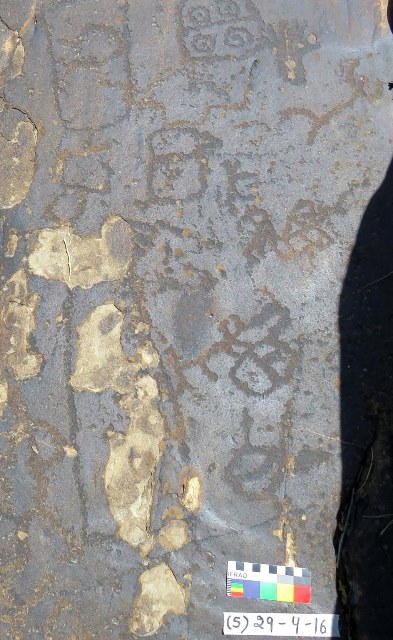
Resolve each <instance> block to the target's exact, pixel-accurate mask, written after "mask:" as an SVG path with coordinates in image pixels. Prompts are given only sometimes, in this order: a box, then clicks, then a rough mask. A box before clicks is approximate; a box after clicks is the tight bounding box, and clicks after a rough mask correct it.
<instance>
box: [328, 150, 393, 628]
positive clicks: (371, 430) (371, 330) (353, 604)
mask: <svg viewBox="0 0 393 640" xmlns="http://www.w3.org/2000/svg"><path fill="white" fill-rule="evenodd" d="M339 328H340V340H341V434H342V435H341V437H342V440H343V445H342V464H343V479H342V502H341V509H340V512H339V516H338V526H337V532H336V540H335V546H336V554H337V558H338V568H337V589H338V594H339V599H340V601H341V603H342V605H343V611H344V613H342V623H343V624H342V626H343V627H344V628H342V637H343V638H351V639H352V640H359V639H365V638H367V639H368V640H371V639H373V640H374V639H380V638H384V639H386V640H391V639H392V638H393V161H392V162H391V164H390V166H389V169H388V171H387V174H386V176H385V179H384V180H383V182H382V184H381V186H380V188H379V189H378V191H377V192H376V193H375V195H374V196H373V197H372V199H371V201H370V203H369V204H368V206H367V209H366V211H365V214H364V216H363V219H362V222H361V225H360V228H359V231H358V234H357V238H356V243H355V246H354V249H353V251H352V254H351V258H350V262H349V266H348V270H347V274H346V278H345V281H344V284H343V288H342V292H341V299H340V308H339Z"/></svg>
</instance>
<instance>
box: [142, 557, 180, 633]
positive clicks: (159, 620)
mask: <svg viewBox="0 0 393 640" xmlns="http://www.w3.org/2000/svg"><path fill="white" fill-rule="evenodd" d="M139 580H140V592H139V594H138V595H137V597H136V598H135V600H134V604H133V608H132V612H131V616H130V619H129V629H130V632H131V633H134V634H135V635H137V636H142V637H144V636H151V635H153V634H154V633H156V632H157V631H158V630H159V629H160V628H161V627H162V625H163V624H164V622H165V618H166V616H167V615H168V614H171V613H173V614H175V615H183V614H185V613H186V608H187V600H188V592H187V590H186V588H185V587H183V586H182V585H181V584H179V582H178V581H177V580H176V578H175V576H174V574H173V573H172V571H171V570H170V568H169V567H168V565H166V564H165V563H162V564H159V565H158V566H157V567H153V568H152V569H148V570H147V571H145V572H144V573H142V575H141V576H140V579H139Z"/></svg>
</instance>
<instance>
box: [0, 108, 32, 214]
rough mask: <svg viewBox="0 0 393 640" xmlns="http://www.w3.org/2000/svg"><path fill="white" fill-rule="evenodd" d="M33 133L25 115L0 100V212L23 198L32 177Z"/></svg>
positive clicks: (29, 121) (30, 122) (28, 119)
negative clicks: (0, 209)
mask: <svg viewBox="0 0 393 640" xmlns="http://www.w3.org/2000/svg"><path fill="white" fill-rule="evenodd" d="M36 144H37V129H36V127H35V126H34V124H33V123H32V121H31V120H30V118H28V116H27V115H25V114H24V113H22V112H21V111H19V110H18V109H13V108H12V107H9V106H7V105H6V103H5V102H4V100H1V99H0V174H1V183H0V208H3V209H10V208H12V207H14V206H15V205H17V204H18V203H19V202H21V201H22V200H23V199H24V198H25V197H26V195H27V193H28V191H29V189H30V186H31V183H32V180H33V176H34V169H35V167H34V164H35V149H36Z"/></svg>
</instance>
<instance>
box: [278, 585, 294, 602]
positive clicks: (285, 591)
mask: <svg viewBox="0 0 393 640" xmlns="http://www.w3.org/2000/svg"><path fill="white" fill-rule="evenodd" d="M294 599H295V587H294V586H293V584H280V583H278V584H277V600H278V601H279V602H293V601H294Z"/></svg>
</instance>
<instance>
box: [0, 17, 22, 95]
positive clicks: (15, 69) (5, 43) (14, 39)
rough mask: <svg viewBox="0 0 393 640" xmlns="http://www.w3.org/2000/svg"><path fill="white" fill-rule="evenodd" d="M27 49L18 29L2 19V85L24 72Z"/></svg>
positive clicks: (0, 38) (0, 77) (0, 78)
mask: <svg viewBox="0 0 393 640" xmlns="http://www.w3.org/2000/svg"><path fill="white" fill-rule="evenodd" d="M24 57H25V50H24V47H23V43H22V41H21V39H20V37H19V34H18V32H17V31H12V30H11V29H9V28H8V27H7V25H6V24H4V22H3V21H2V20H0V85H1V84H2V83H3V82H4V80H5V79H8V78H9V79H11V80H12V79H13V78H16V76H18V75H20V74H21V73H22V68H23V62H24Z"/></svg>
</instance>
